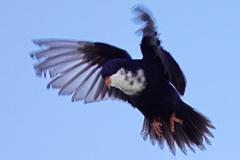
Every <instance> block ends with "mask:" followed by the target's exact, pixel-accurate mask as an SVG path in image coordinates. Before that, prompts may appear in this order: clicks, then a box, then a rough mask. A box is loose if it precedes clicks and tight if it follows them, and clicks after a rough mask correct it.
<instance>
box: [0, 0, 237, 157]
mask: <svg viewBox="0 0 240 160" xmlns="http://www.w3.org/2000/svg"><path fill="white" fill-rule="evenodd" d="M138 3H142V4H144V5H145V6H147V7H148V8H149V9H150V10H151V12H152V13H153V15H154V17H155V19H156V21H157V25H158V31H159V32H160V33H161V36H160V39H161V40H162V41H163V46H164V48H165V49H166V50H168V51H169V52H171V54H172V55H173V56H174V58H175V59H176V60H177V62H178V63H179V64H180V66H181V67H182V69H183V71H184V73H185V75H186V77H187V80H188V84H187V89H186V94H185V96H184V97H183V99H184V101H186V102H187V103H188V104H190V105H191V106H193V107H195V108H197V110H199V111H200V112H202V113H204V114H205V115H207V116H208V117H210V118H211V120H212V121H213V124H214V125H215V126H216V128H217V129H216V130H214V131H213V133H214V135H215V138H214V139H211V141H212V146H207V147H206V148H207V150H206V151H200V150H199V149H196V153H192V152H191V151H189V152H188V155H187V156H185V155H184V154H182V153H181V152H180V151H179V150H178V151H177V155H176V156H175V157H174V156H173V155H172V154H171V153H170V152H169V150H168V148H167V147H165V148H164V150H163V151H162V150H161V149H159V148H158V146H152V145H151V144H150V142H148V141H146V142H144V141H143V140H142V138H141V136H140V131H141V127H142V121H143V116H142V115H141V114H140V112H138V111H137V110H136V109H133V108H132V107H130V105H128V104H126V103H122V102H119V101H110V100H108V101H103V102H99V103H91V104H87V105H85V104H83V102H75V103H72V102H71V100H70V97H69V96H61V97H59V96H58V95H57V91H55V90H50V91H49V90H47V89H46V85H47V82H48V81H49V79H47V80H45V79H44V78H38V77H36V76H35V73H34V70H33V67H32V66H33V64H34V61H33V60H32V59H31V58H30V57H29V52H31V51H33V50H37V49H38V48H37V47H36V46H34V45H33V43H32V42H31V40H32V39H38V38H64V39H75V40H86V41H100V42H105V43H109V44H113V45H115V46H118V47H120V48H123V49H126V50H127V51H128V52H129V53H130V54H131V55H132V57H134V58H141V53H140V49H139V43H140V40H141V37H138V36H137V35H136V34H134V32H135V31H136V30H137V29H139V27H140V26H138V25H136V24H134V23H133V22H132V17H133V14H131V10H130V8H131V7H133V6H134V5H136V4H138ZM239 8H240V2H239V1H237V0H211V1H208V0H202V1H196V0H193V1H187V0H181V1H179V0H171V1H169V0H168V1H165V0H131V1H123V0H121V1H120V0H115V1H113V0H111V1H110V0H101V1H98V0H92V1H89V0H72V1H63V0H41V1H39V0H22V1H16V0H15V1H14V0H8V1H1V2H0V12H1V13H0V26H1V29H0V43H1V54H0V61H1V63H0V73H1V78H0V82H1V92H0V97H1V100H0V159H1V160H33V159H34V160H43V159H44V160H52V159H58V160H65V159H68V160H69V159H71V160H75V159H76V160H77V159H78V160H79V159H88V160H95V159H98V160H99V159H114V160H118V159H119V160H120V159H121V160H122V159H124V160H130V159H131V160H132V159H138V160H143V159H152V160H157V159H181V160H188V159H189V160H190V159H191V160H192V159H194V160H202V159H205V160H210V159H218V160H221V159H236V157H237V156H238V155H239V149H238V148H239V143H240V140H239V138H238V134H239V131H240V125H239V123H240V122H239V119H238V118H239V117H238V113H239V112H240V102H239V96H240V93H239V92H240V91H239V90H240V86H239V82H240V71H239V69H240V67H239V62H240V48H239V42H240V9H239Z"/></svg>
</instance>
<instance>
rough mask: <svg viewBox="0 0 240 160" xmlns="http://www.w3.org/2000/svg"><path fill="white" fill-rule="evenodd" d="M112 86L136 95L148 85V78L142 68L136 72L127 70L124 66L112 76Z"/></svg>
mask: <svg viewBox="0 0 240 160" xmlns="http://www.w3.org/2000/svg"><path fill="white" fill-rule="evenodd" d="M110 78H111V84H110V85H111V86H112V87H116V88H118V89H120V90H122V91H123V92H124V93H125V94H127V95H131V96H135V95H138V94H139V93H141V91H143V90H144V88H145V86H146V79H145V76H144V72H143V70H142V69H139V70H137V72H136V73H133V72H131V71H127V70H125V69H124V68H121V69H119V70H118V72H117V73H115V74H113V75H112V76H110Z"/></svg>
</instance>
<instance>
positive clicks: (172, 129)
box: [169, 113, 183, 133]
mask: <svg viewBox="0 0 240 160" xmlns="http://www.w3.org/2000/svg"><path fill="white" fill-rule="evenodd" d="M174 122H177V123H180V124H183V120H181V119H179V118H177V117H176V114H175V113H172V115H171V117H170V122H169V124H170V130H171V132H172V133H174V132H175V129H174Z"/></svg>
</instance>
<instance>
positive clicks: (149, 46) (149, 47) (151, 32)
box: [134, 6, 187, 95]
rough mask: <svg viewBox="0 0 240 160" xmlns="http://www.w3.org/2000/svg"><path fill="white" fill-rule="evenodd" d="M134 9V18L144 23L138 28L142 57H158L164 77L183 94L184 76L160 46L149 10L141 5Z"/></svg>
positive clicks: (169, 55) (184, 86)
mask: <svg viewBox="0 0 240 160" xmlns="http://www.w3.org/2000/svg"><path fill="white" fill-rule="evenodd" d="M134 11H135V12H136V13H137V16H136V20H138V21H140V22H143V23H144V26H143V28H141V29H140V30H139V31H140V32H141V33H142V37H143V39H142V43H141V49H142V53H143V58H144V57H147V56H152V57H156V58H157V59H159V63H162V66H163V68H164V71H165V75H166V78H167V79H168V81H169V82H170V83H172V84H173V85H174V87H175V88H176V89H177V90H178V92H179V93H180V94H181V95H183V94H184V92H185V88H186V83H187V82H186V79H185V76H184V74H183V72H182V70H181V68H180V67H179V65H178V64H177V62H176V61H175V60H174V59H173V57H172V56H171V54H170V53H169V52H167V51H166V50H164V49H163V48H162V46H161V41H160V40H159V39H158V33H157V31H156V26H155V24H154V20H153V18H152V17H151V16H150V12H149V11H148V12H147V10H146V8H143V7H142V6H138V7H136V8H134ZM149 51H150V52H149ZM151 53H154V54H151Z"/></svg>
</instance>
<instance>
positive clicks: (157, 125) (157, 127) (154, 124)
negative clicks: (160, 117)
mask: <svg viewBox="0 0 240 160" xmlns="http://www.w3.org/2000/svg"><path fill="white" fill-rule="evenodd" d="M162 125H163V124H162V123H161V122H158V121H157V120H156V118H154V119H153V121H152V123H151V126H152V128H153V130H154V132H155V134H156V135H157V136H158V137H160V136H162V129H161V126H162Z"/></svg>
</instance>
